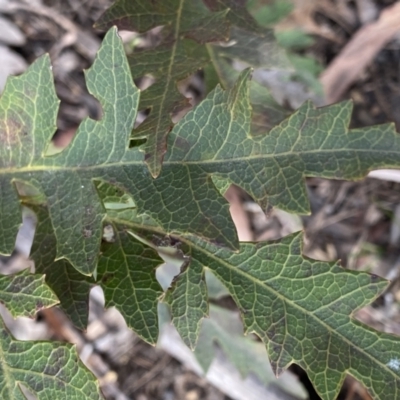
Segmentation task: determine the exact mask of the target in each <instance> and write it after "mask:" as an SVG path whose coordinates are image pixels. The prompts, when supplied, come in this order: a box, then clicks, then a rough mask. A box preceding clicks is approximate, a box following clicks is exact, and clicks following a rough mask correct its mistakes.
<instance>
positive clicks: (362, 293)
mask: <svg viewBox="0 0 400 400" xmlns="http://www.w3.org/2000/svg"><path fill="white" fill-rule="evenodd" d="M108 218H109V220H110V222H111V221H118V223H120V224H122V223H123V222H124V224H125V226H126V229H128V228H130V229H132V230H133V232H135V234H139V235H140V236H143V237H144V238H145V239H146V238H147V239H149V238H153V242H154V243H156V242H157V240H156V241H155V239H154V238H156V237H159V238H163V237H165V232H163V231H162V229H160V228H159V227H157V226H155V225H154V224H150V225H148V226H146V225H144V224H143V221H141V220H139V219H136V218H135V215H134V213H131V214H130V216H129V215H128V214H127V213H123V212H114V213H113V214H112V215H109V216H108ZM181 251H182V252H183V253H184V254H185V255H186V256H187V257H190V260H188V263H189V264H188V265H186V267H185V268H184V269H183V271H182V272H181V274H180V275H178V276H177V277H176V278H175V279H174V282H173V284H172V285H171V287H170V289H169V292H167V295H166V297H165V300H166V301H167V302H168V303H169V304H170V306H171V312H172V318H173V321H174V324H175V326H176V328H177V330H178V332H179V333H180V334H181V335H182V337H183V339H184V340H185V342H186V343H187V344H189V345H192V346H193V344H195V343H196V341H197V338H198V335H199V332H200V324H201V320H202V318H203V317H204V316H205V311H204V310H203V304H206V303H207V293H206V291H202V290H199V288H198V287H196V284H197V285H198V283H199V282H202V281H203V279H204V271H205V270H206V269H207V270H209V271H211V272H212V273H213V274H214V275H215V276H216V277H217V278H218V279H219V280H220V281H221V283H222V284H223V285H224V286H225V287H226V288H227V289H228V292H229V293H230V294H231V296H232V297H233V299H234V301H235V302H236V304H237V305H238V307H239V310H240V312H241V315H242V319H243V323H244V327H245V331H246V333H255V334H256V335H258V336H259V337H260V338H261V339H262V340H263V342H264V344H265V346H266V349H267V352H268V356H269V359H270V362H271V365H272V368H273V370H274V372H275V373H276V374H278V375H279V374H281V373H282V372H283V371H284V370H285V369H287V368H288V367H289V366H290V365H291V364H292V363H296V364H298V365H300V366H301V367H302V368H303V369H304V370H305V371H306V372H307V374H308V376H309V377H310V379H311V381H312V383H313V385H314V386H315V388H316V390H317V392H318V393H319V395H320V396H321V397H322V398H323V399H324V400H333V399H335V398H336V396H337V395H338V393H339V390H340V387H341V385H342V383H343V380H344V378H345V376H346V374H350V375H353V376H354V377H355V378H356V379H357V380H359V381H360V382H361V383H363V385H364V386H365V387H366V388H367V390H368V391H369V393H370V394H371V395H372V396H373V398H376V399H387V398H397V396H399V393H400V368H399V363H400V359H399V357H398V351H399V348H400V340H399V338H398V337H396V336H394V335H390V334H386V333H383V332H378V331H375V330H374V329H372V328H370V327H368V326H366V325H364V324H362V323H360V322H359V321H357V320H356V319H354V318H353V316H352V315H353V313H354V312H355V311H357V310H359V309H360V308H362V307H364V306H365V305H367V304H369V303H371V302H372V301H373V300H374V299H376V298H377V297H378V296H379V295H380V294H381V293H382V291H383V290H384V289H385V288H386V287H387V284H388V282H387V281H385V280H384V279H381V278H379V277H377V276H375V275H370V274H368V273H365V272H357V271H349V270H346V269H344V268H342V267H341V266H340V265H339V264H338V263H328V262H322V261H317V260H312V259H309V258H306V257H304V256H303V255H302V234H301V233H295V234H292V235H290V236H288V237H285V238H283V239H281V240H278V241H273V242H265V243H257V244H253V243H241V245H240V251H239V253H233V252H231V251H229V250H226V249H222V248H219V247H216V246H215V245H212V244H209V243H206V242H204V241H202V240H199V239H198V238H196V237H194V236H193V237H188V238H181ZM189 271H190V274H189V273H188V272H189ZM182 310H184V312H185V313H186V316H187V318H186V320H187V322H186V323H182V316H183V312H182ZM203 323H204V320H203ZM206 324H207V322H206ZM199 351H200V350H199ZM207 354H208V355H207ZM207 354H203V356H204V357H205V359H204V360H203V361H202V362H203V364H204V366H207V365H209V362H210V354H209V352H208V353H207ZM204 357H203V358H204ZM207 360H208V361H207Z"/></svg>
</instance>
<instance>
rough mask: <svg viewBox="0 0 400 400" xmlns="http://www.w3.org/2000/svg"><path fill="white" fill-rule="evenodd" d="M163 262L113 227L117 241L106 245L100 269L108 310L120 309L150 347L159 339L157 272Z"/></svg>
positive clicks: (99, 273)
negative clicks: (109, 308) (111, 308)
mask: <svg viewBox="0 0 400 400" xmlns="http://www.w3.org/2000/svg"><path fill="white" fill-rule="evenodd" d="M162 262H163V261H162V259H161V258H160V257H159V256H158V254H157V252H155V251H154V250H153V249H151V248H149V247H148V246H145V245H144V244H143V243H141V242H140V241H138V240H137V239H135V238H134V237H132V236H131V235H129V234H127V233H126V232H124V229H123V227H120V230H117V228H116V227H114V240H113V242H112V243H106V242H105V243H104V244H103V246H102V255H101V257H100V261H99V267H98V279H99V283H100V285H101V287H102V288H103V290H104V296H105V299H106V304H105V305H106V307H112V306H115V307H117V309H118V310H119V311H120V312H121V314H122V315H123V317H124V318H125V321H126V323H127V325H128V326H129V327H130V328H132V329H133V330H134V331H135V332H136V333H137V334H138V335H139V336H141V337H142V338H143V339H144V340H145V341H146V342H148V343H150V344H155V343H156V342H157V338H158V317H157V303H158V299H159V297H160V296H161V294H162V289H161V287H160V285H159V283H158V282H157V279H156V274H155V270H156V268H157V267H158V266H159V265H160V264H162Z"/></svg>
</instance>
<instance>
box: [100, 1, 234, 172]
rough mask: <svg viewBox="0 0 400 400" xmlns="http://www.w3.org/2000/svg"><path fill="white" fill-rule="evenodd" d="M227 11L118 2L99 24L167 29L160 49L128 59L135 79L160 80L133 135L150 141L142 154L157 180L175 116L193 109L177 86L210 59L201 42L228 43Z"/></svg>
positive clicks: (146, 96) (145, 99) (188, 4)
mask: <svg viewBox="0 0 400 400" xmlns="http://www.w3.org/2000/svg"><path fill="white" fill-rule="evenodd" d="M227 12H228V11H227V10H222V11H221V12H215V13H211V12H209V10H208V9H207V8H206V7H205V5H204V4H203V2H202V1H201V0H190V1H186V0H164V1H162V2H155V3H154V2H149V1H146V0H134V1H132V0H119V1H117V2H115V3H114V4H113V5H112V6H111V7H110V8H109V9H108V10H107V11H106V12H105V13H104V14H103V16H102V17H101V18H100V19H99V21H98V22H97V24H96V25H97V26H98V27H102V28H105V27H109V26H111V25H112V24H116V25H117V26H118V27H119V28H121V29H127V30H134V31H137V32H145V31H147V30H149V29H151V28H155V27H157V26H164V29H163V32H162V33H163V35H162V37H163V39H162V40H161V43H160V44H159V45H158V46H156V47H155V48H151V49H149V50H145V51H142V52H139V53H134V54H132V55H130V56H129V64H130V67H131V70H132V76H133V78H139V77H142V76H144V75H146V74H150V75H151V76H153V77H154V78H155V80H156V81H155V83H154V84H153V85H151V86H150V87H149V88H148V89H146V90H145V91H144V92H143V94H142V96H141V100H140V105H139V108H140V109H150V114H149V116H148V117H147V119H146V120H145V121H144V122H143V123H142V124H141V125H140V126H139V127H138V128H137V129H135V130H134V132H133V137H136V138H147V141H146V143H145V144H144V146H143V151H144V152H145V162H146V164H147V165H148V167H149V170H150V172H151V174H152V175H153V176H154V177H156V176H158V175H159V174H160V171H161V163H162V159H163V156H164V154H165V152H166V139H167V135H168V133H169V131H170V130H171V128H172V126H173V122H172V120H171V115H172V114H173V113H176V112H178V111H180V110H182V109H184V108H185V107H187V106H188V105H189V102H188V100H187V99H186V98H185V97H184V96H182V95H181V94H180V93H179V91H178V88H177V82H178V81H180V80H183V79H184V78H186V77H188V76H189V75H191V74H193V73H194V72H196V71H197V70H198V69H199V68H201V67H202V66H204V65H205V64H207V62H208V61H209V60H208V55H207V51H206V49H205V47H204V46H202V45H201V44H204V43H206V42H212V41H218V40H226V39H227V37H228V31H229V25H228V21H227V20H226V14H227Z"/></svg>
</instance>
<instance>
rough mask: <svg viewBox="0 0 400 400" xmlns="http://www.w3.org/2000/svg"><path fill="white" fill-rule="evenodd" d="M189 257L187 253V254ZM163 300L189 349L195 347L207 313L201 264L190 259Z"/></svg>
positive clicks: (205, 289) (204, 282) (205, 290)
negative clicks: (169, 308) (189, 262)
mask: <svg viewBox="0 0 400 400" xmlns="http://www.w3.org/2000/svg"><path fill="white" fill-rule="evenodd" d="M187 256H188V257H190V255H189V254H187ZM165 302H166V303H167V304H168V305H169V306H170V307H171V315H172V323H173V325H174V326H175V328H176V329H177V331H178V332H179V334H180V336H181V338H182V340H183V341H184V342H185V343H186V345H187V346H189V347H190V348H191V349H194V348H195V347H196V343H197V339H198V336H199V330H200V325H201V321H202V319H203V318H204V317H206V316H207V315H208V302H207V288H206V281H205V276H204V271H203V266H202V265H201V264H199V263H198V262H197V261H196V260H194V259H193V260H192V262H191V265H190V268H188V265H187V264H186V265H184V267H183V268H182V271H181V273H180V274H179V275H178V276H177V277H176V278H175V279H174V281H173V282H172V285H171V288H170V290H168V292H167V293H166V296H165Z"/></svg>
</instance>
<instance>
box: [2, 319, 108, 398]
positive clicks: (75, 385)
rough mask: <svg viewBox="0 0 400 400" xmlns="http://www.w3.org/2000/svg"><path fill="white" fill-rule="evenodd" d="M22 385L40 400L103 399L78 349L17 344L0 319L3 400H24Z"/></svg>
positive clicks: (35, 343)
mask: <svg viewBox="0 0 400 400" xmlns="http://www.w3.org/2000/svg"><path fill="white" fill-rule="evenodd" d="M20 385H22V386H24V387H26V388H27V389H28V390H29V391H31V392H32V393H33V394H35V395H36V396H37V398H38V400H55V399H57V400H58V399H60V400H61V399H68V400H69V399H71V400H83V399H85V400H86V399H93V400H95V399H102V398H103V397H102V395H101V393H100V389H99V386H98V383H97V382H96V379H95V377H94V376H93V374H92V373H91V372H89V370H88V369H86V367H85V366H84V365H83V364H82V362H81V361H80V360H79V358H78V354H77V353H76V350H75V346H73V345H71V344H62V343H57V342H52V343H50V342H22V341H16V340H15V339H14V338H13V337H12V336H11V334H10V333H9V332H8V330H7V328H6V327H5V325H4V322H3V320H2V319H1V317H0V398H2V399H4V400H25V399H26V398H25V396H24V395H23V394H22V391H21V389H20Z"/></svg>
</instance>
